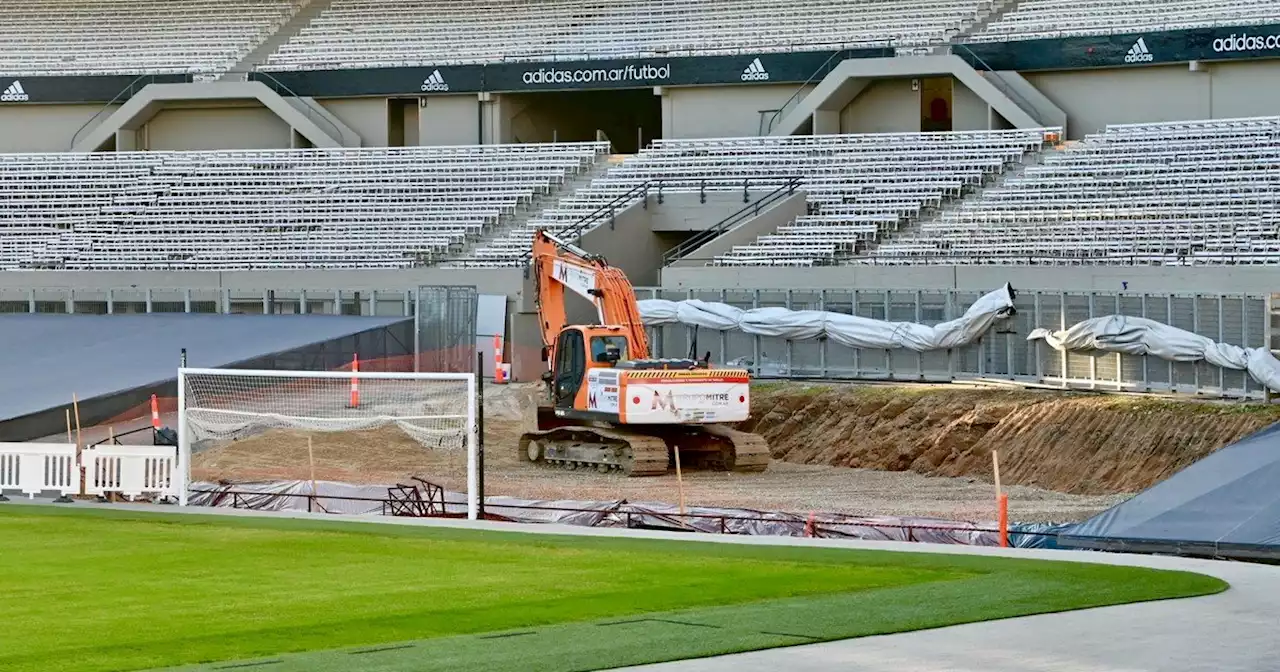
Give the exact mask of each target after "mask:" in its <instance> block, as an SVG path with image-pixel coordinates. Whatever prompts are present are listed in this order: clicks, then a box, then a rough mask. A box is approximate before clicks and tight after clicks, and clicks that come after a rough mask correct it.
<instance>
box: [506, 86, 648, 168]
mask: <svg viewBox="0 0 1280 672" xmlns="http://www.w3.org/2000/svg"><path fill="white" fill-rule="evenodd" d="M503 97H504V98H506V99H508V101H509V103H508V104H509V107H508V109H509V110H510V116H509V117H508V118H509V119H510V122H509V123H510V127H509V128H510V134H511V137H510V138H509V140H510V141H511V142H590V141H594V140H598V139H605V138H607V139H608V140H609V141H610V142H611V143H612V144H613V150H614V151H615V152H617V153H619V154H635V153H636V152H638V151H639V150H641V149H643V148H644V147H645V146H647V145H648V144H649V143H650V142H652V141H653V140H656V139H658V138H660V137H662V97H661V96H658V95H655V94H654V91H653V89H652V88H644V89H620V90H609V91H553V92H548V93H513V94H503ZM601 135H603V136H604V138H601Z"/></svg>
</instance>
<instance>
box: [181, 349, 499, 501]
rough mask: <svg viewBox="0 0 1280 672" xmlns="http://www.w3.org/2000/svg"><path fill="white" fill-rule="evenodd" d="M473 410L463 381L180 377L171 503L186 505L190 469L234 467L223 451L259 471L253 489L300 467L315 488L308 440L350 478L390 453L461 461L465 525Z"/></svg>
mask: <svg viewBox="0 0 1280 672" xmlns="http://www.w3.org/2000/svg"><path fill="white" fill-rule="evenodd" d="M476 407H477V403H476V378H475V376H474V375H473V374H470V373H363V372H362V373H350V372H341V371H338V372H327V371H254V370H239V369H179V371H178V451H179V455H180V458H181V460H182V469H180V470H179V471H180V473H182V474H183V479H184V481H183V487H182V489H181V490H180V492H181V493H182V496H181V498H180V499H181V502H180V503H181V504H183V505H185V504H186V503H187V495H188V493H189V490H190V484H191V483H192V465H193V462H195V461H201V462H202V465H210V464H212V465H215V466H222V467H226V464H225V463H226V462H230V461H233V460H231V459H230V458H226V453H225V452H223V451H227V450H228V447H229V446H234V447H235V449H236V451H237V452H236V457H235V460H234V461H237V462H238V463H239V464H244V463H250V464H252V465H253V466H255V467H256V468H257V469H258V471H257V472H256V475H257V477H258V480H260V479H261V478H263V476H262V474H269V473H273V472H272V471H271V470H272V469H275V470H276V472H278V473H280V474H282V475H283V474H291V475H292V476H285V477H282V478H281V480H286V479H288V478H299V476H298V474H299V473H304V472H305V470H306V469H307V466H308V464H307V463H308V461H309V460H310V461H311V464H310V469H311V473H312V475H313V476H312V477H313V478H314V469H315V462H314V456H313V455H312V454H311V444H312V439H313V438H314V439H315V440H316V441H317V442H320V441H325V442H326V443H325V445H326V446H327V447H328V448H329V449H330V450H334V449H336V450H339V451H341V452H342V453H344V454H343V455H341V456H340V458H341V461H342V462H345V463H347V464H349V465H350V467H351V469H353V470H360V469H362V468H366V466H365V465H366V463H364V462H362V459H364V458H366V457H367V456H368V455H371V454H376V453H378V451H383V453H385V451H386V450H387V446H391V445H394V446H398V447H399V450H401V451H402V452H401V453H400V454H401V455H402V456H403V455H404V454H405V453H404V451H408V452H409V453H418V452H420V451H427V452H432V453H450V454H452V455H453V456H454V457H456V458H462V459H465V461H466V491H467V512H468V517H470V518H473V519H474V518H475V517H476V513H477V509H478V501H477V500H476V497H477V491H478V483H477V470H476V460H477V439H478V437H477V429H478V424H477V418H476V412H477V408H476ZM299 445H301V446H302V449H301V452H299V450H298V446H299ZM335 446H336V448H335ZM409 457H410V458H412V457H413V456H412V455H410V456H409ZM202 458H208V459H202ZM223 458H226V459H223ZM220 460H221V462H222V463H223V464H221V465H219V461H220ZM282 462H284V463H285V464H282ZM391 466H392V467H394V466H395V465H391ZM322 480H323V479H322Z"/></svg>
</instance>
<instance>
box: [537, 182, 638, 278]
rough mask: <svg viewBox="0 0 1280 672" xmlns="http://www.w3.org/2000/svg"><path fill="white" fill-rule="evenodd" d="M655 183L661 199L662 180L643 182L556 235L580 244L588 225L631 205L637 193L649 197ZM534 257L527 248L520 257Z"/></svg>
mask: <svg viewBox="0 0 1280 672" xmlns="http://www.w3.org/2000/svg"><path fill="white" fill-rule="evenodd" d="M654 185H657V189H658V198H659V199H661V198H662V181H661V180H656V181H647V182H644V183H643V184H640V185H638V186H636V187H633V188H632V189H631V190H630V191H628V192H627V193H625V194H622V195H621V196H618V197H617V198H614V199H613V200H611V201H609V202H608V203H605V204H604V205H602V206H600V207H599V208H596V209H595V210H592V211H591V212H590V213H588V214H587V215H585V216H584V217H583V218H582V219H579V220H578V221H576V222H574V223H572V224H570V225H569V226H566V227H564V228H563V229H559V230H557V231H556V236H558V237H560V238H562V239H564V240H566V241H568V242H570V243H573V244H575V245H576V244H578V243H579V242H581V240H582V234H583V233H585V232H586V228H587V227H588V226H590V225H592V224H594V223H595V222H596V221H598V220H600V219H603V218H604V216H605V215H608V216H609V217H612V216H613V215H614V214H615V213H616V212H617V211H618V210H619V209H620V208H622V207H625V206H627V205H630V204H631V202H632V201H634V200H635V197H636V195H637V194H640V198H648V196H649V190H650V189H652V188H653V187H654ZM659 202H661V200H659ZM532 258H533V250H527V251H526V252H525V253H524V254H523V255H521V257H520V262H521V265H525V264H528V262H529V261H530V260H531V259H532Z"/></svg>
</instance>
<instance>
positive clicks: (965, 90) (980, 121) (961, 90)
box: [951, 82, 990, 131]
mask: <svg viewBox="0 0 1280 672" xmlns="http://www.w3.org/2000/svg"><path fill="white" fill-rule="evenodd" d="M989 110H990V106H988V105H987V103H986V101H984V100H983V99H981V98H979V97H978V94H976V93H974V92H973V90H972V89H970V88H969V87H967V86H965V85H964V84H961V83H960V82H954V83H953V84H952V88H951V130H954V131H985V130H987V129H988V126H989V123H990V122H989V119H990V116H989V114H988V112H989Z"/></svg>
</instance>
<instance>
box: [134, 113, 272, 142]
mask: <svg viewBox="0 0 1280 672" xmlns="http://www.w3.org/2000/svg"><path fill="white" fill-rule="evenodd" d="M139 137H140V142H141V145H140V149H148V150H154V151H163V150H184V149H186V150H201V149H284V148H288V147H289V142H290V129H289V125H288V124H286V123H285V122H284V120H283V119H281V118H280V117H278V116H276V114H275V113H274V112H272V111H271V110H268V109H267V108H265V107H263V106H261V105H253V106H248V105H246V106H225V105H219V106H217V107H190V108H188V107H167V108H165V109H163V110H161V111H160V113H159V114H157V115H156V116H155V117H152V119H151V121H148V122H147V123H146V124H145V125H144V126H143V127H142V129H140V133H139Z"/></svg>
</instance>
